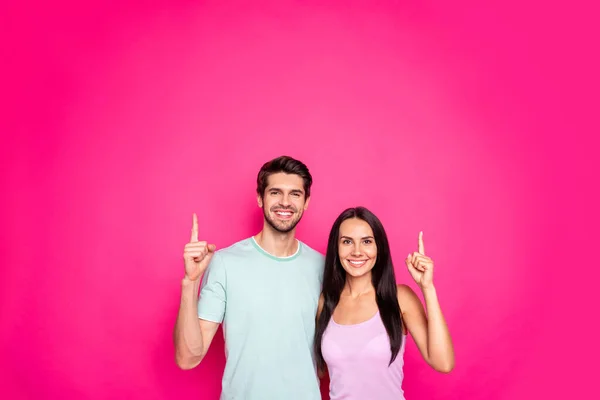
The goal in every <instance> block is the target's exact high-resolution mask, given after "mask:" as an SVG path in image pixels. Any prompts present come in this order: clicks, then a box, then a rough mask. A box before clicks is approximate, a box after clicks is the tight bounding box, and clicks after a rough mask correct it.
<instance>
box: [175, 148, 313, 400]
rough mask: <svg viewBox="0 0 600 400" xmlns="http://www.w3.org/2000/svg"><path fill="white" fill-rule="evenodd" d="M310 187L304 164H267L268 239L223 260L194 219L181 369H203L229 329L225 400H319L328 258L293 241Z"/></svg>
mask: <svg viewBox="0 0 600 400" xmlns="http://www.w3.org/2000/svg"><path fill="white" fill-rule="evenodd" d="M311 185H312V177H311V175H310V173H309V170H308V168H307V167H306V165H304V164H303V163H302V162H300V161H298V160H295V159H293V158H291V157H286V156H282V157H278V158H276V159H274V160H271V161H269V162H267V163H265V164H264V165H263V166H262V168H261V170H260V171H259V173H258V178H257V188H256V190H257V201H258V206H259V207H261V208H262V209H263V214H264V223H263V228H262V230H261V231H260V232H259V233H258V234H256V235H254V236H252V237H250V238H247V239H244V240H242V241H239V242H237V243H235V244H233V245H231V246H229V247H227V248H225V249H221V250H218V251H216V249H215V246H214V245H212V244H209V243H208V242H206V241H199V240H198V221H197V217H196V215H195V214H194V216H193V222H192V234H191V240H190V242H189V243H188V244H186V245H185V248H184V254H183V258H184V264H185V276H184V278H183V280H182V289H181V304H180V307H179V314H178V317H177V322H176V325H175V332H174V338H175V354H176V362H177V364H178V365H179V367H180V368H182V369H190V368H194V367H195V366H197V365H198V364H200V362H201V361H202V359H203V358H204V356H205V355H206V353H207V351H208V348H209V347H210V344H211V342H212V339H213V337H214V335H215V333H216V332H217V328H218V327H219V324H220V323H223V328H224V329H223V332H224V335H225V349H226V350H225V354H226V359H227V361H226V364H225V372H224V375H223V380H222V393H221V399H222V400H225V399H240V400H241V399H244V400H254V399H261V400H270V399H278V400H279V399H289V400H294V399H298V400H300V399H302V400H312V399H315V400H317V399H321V394H320V391H319V382H318V378H317V374H316V370H315V362H314V357H313V351H312V345H313V338H314V331H315V314H316V311H317V305H318V300H319V294H320V291H321V283H322V276H323V264H324V257H323V255H322V254H320V253H318V252H317V251H315V250H313V249H311V248H310V247H308V246H307V245H306V244H304V243H302V242H301V241H299V240H298V239H296V237H295V232H296V225H297V224H298V222H300V220H301V219H302V215H303V213H304V211H305V210H306V209H307V207H308V203H309V201H310V187H311ZM201 276H203V277H202V279H200V277H201ZM198 291H200V295H199V296H198Z"/></svg>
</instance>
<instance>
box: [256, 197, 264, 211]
mask: <svg viewBox="0 0 600 400" xmlns="http://www.w3.org/2000/svg"><path fill="white" fill-rule="evenodd" d="M256 202H257V203H258V206H259V207H260V208H262V206H263V199H262V196H261V195H260V194H256Z"/></svg>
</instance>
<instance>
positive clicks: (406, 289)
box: [396, 283, 420, 309]
mask: <svg viewBox="0 0 600 400" xmlns="http://www.w3.org/2000/svg"><path fill="white" fill-rule="evenodd" d="M396 293H397V295H398V303H399V304H400V308H401V309H405V308H406V307H410V306H411V305H413V304H415V302H416V303H419V302H420V301H419V298H418V297H417V294H416V293H415V291H414V290H412V288H411V287H410V286H408V285H405V284H403V283H400V284H398V285H396Z"/></svg>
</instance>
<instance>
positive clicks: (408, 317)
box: [315, 207, 454, 400]
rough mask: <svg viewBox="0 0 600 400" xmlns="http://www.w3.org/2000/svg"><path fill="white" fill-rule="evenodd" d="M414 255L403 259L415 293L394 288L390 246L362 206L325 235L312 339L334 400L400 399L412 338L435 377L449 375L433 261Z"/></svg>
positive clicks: (449, 350)
mask: <svg viewBox="0 0 600 400" xmlns="http://www.w3.org/2000/svg"><path fill="white" fill-rule="evenodd" d="M418 250H419V251H418V252H414V253H412V254H409V255H408V256H407V258H406V260H405V262H406V266H407V267H408V271H409V273H410V275H411V276H412V278H413V279H414V280H415V282H416V283H417V284H418V286H419V287H420V289H421V291H422V293H423V297H424V299H425V303H426V308H427V313H425V310H424V308H423V306H422V304H421V302H420V300H419V298H418V297H417V296H416V294H415V292H414V291H413V290H412V289H410V288H409V287H408V286H406V285H396V279H395V276H394V267H393V264H392V257H391V254H390V248H389V244H388V239H387V236H386V233H385V230H384V229H383V225H382V224H381V222H380V221H379V219H378V218H377V217H376V216H375V215H374V214H373V213H372V212H370V211H369V210H367V209H366V208H364V207H356V208H349V209H347V210H345V211H344V212H343V213H342V214H341V215H340V216H339V217H338V218H337V220H336V221H335V223H334V224H333V227H332V228H331V233H330V234H329V243H328V246H327V254H326V258H325V272H324V275H323V293H322V294H321V299H320V301H319V308H318V314H317V326H316V332H315V355H316V359H317V366H318V368H319V370H320V371H324V370H325V368H327V369H328V371H329V376H330V385H329V396H330V398H331V400H336V399H360V400H364V399H377V400H386V399H394V400H398V399H404V394H403V393H404V392H403V390H402V378H403V376H404V375H403V371H402V367H403V364H404V361H403V355H404V348H405V343H406V337H407V335H408V334H410V335H411V336H412V338H413V340H414V341H415V343H416V345H417V347H418V348H419V351H420V353H421V355H422V356H423V359H424V360H425V361H426V362H427V363H428V364H429V365H430V366H431V367H433V368H434V369H435V370H437V371H440V372H446V373H447V372H450V371H451V370H452V369H453V368H454V350H453V346H452V340H451V338H450V334H449V332H448V328H447V326H446V323H445V321H444V316H443V315H442V310H441V309H440V304H439V302H438V299H437V294H436V290H435V287H434V285H433V261H432V260H431V258H429V257H427V256H426V255H425V249H424V246H423V233H422V232H421V233H420V234H419V249H418Z"/></svg>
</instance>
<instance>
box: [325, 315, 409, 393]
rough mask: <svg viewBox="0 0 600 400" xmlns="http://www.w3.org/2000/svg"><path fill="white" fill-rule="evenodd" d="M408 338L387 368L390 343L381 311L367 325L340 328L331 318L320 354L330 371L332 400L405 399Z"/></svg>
mask: <svg viewBox="0 0 600 400" xmlns="http://www.w3.org/2000/svg"><path fill="white" fill-rule="evenodd" d="M405 343H406V335H404V336H403V338H402V347H401V348H400V351H399V352H398V356H397V357H396V359H395V360H394V362H393V363H392V365H390V366H389V367H388V364H389V363H390V357H391V355H392V353H391V351H390V342H389V338H388V335H387V331H386V330H385V326H384V325H383V322H382V321H381V317H380V316H379V311H378V312H377V314H375V315H374V316H373V317H371V318H370V319H369V320H367V321H365V322H361V323H359V324H354V325H340V324H337V323H336V322H335V321H334V320H333V318H331V320H330V322H329V325H327V329H326V330H325V333H324V334H323V342H322V345H321V351H322V352H323V358H324V359H325V362H326V363H327V369H328V370H329V378H330V383H329V397H330V399H331V400H341V399H344V400H368V399H376V400H388V399H394V400H404V391H403V390H402V379H403V378H404V372H403V371H402V367H403V366H404V348H405Z"/></svg>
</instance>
